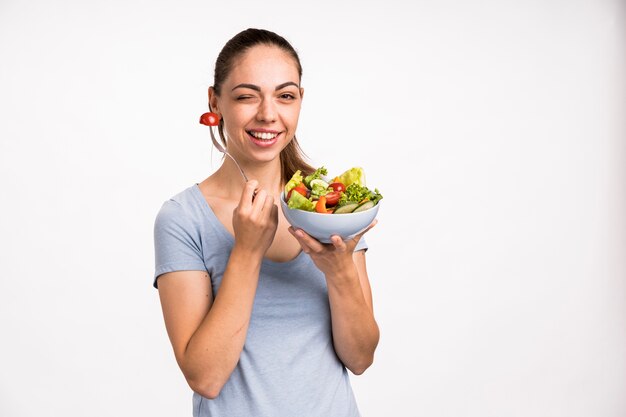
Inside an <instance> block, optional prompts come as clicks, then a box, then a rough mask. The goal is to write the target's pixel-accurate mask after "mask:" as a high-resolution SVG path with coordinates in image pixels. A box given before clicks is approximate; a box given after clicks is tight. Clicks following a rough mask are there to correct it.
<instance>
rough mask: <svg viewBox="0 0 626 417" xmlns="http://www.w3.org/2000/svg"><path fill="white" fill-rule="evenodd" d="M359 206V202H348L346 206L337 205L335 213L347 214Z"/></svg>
mask: <svg viewBox="0 0 626 417" xmlns="http://www.w3.org/2000/svg"><path fill="white" fill-rule="evenodd" d="M358 206H359V204H358V203H348V204H346V205H345V206H341V207H337V208H336V209H335V211H333V214H347V213H352V212H353V211H354V209H355V208H357V207H358Z"/></svg>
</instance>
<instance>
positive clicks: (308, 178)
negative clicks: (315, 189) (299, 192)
mask: <svg viewBox="0 0 626 417" xmlns="http://www.w3.org/2000/svg"><path fill="white" fill-rule="evenodd" d="M323 175H328V170H327V169H326V168H324V167H320V168H318V169H316V170H315V172H314V173H312V174H311V175H307V176H306V177H305V178H304V185H306V188H308V189H309V190H310V189H311V181H313V180H316V179H318V178H321V179H323V178H322V176H323Z"/></svg>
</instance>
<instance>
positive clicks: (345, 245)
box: [289, 220, 377, 275]
mask: <svg viewBox="0 0 626 417" xmlns="http://www.w3.org/2000/svg"><path fill="white" fill-rule="evenodd" d="M376 223H377V220H374V221H373V222H372V223H371V224H370V225H369V226H368V227H367V228H366V229H365V230H364V231H362V232H361V233H359V234H358V235H356V236H355V237H353V238H352V239H348V240H343V239H342V238H341V237H340V236H337V235H333V236H331V238H330V240H331V242H332V243H322V242H320V241H319V240H317V239H315V238H314V237H312V236H310V235H309V234H307V233H305V232H304V230H301V229H294V228H293V227H289V232H290V233H291V234H292V235H293V236H294V237H295V238H296V239H297V240H298V242H299V243H300V246H301V247H302V251H303V252H304V253H307V254H309V255H310V256H311V259H312V260H313V262H314V263H315V265H316V266H317V267H318V268H319V269H320V270H321V271H322V272H323V273H324V274H326V275H328V274H332V273H333V272H336V271H341V270H344V268H346V267H349V266H350V265H353V264H354V261H353V259H352V254H353V253H354V248H355V247H356V245H357V243H359V240H360V239H361V238H362V237H363V235H364V234H365V233H367V232H368V231H369V230H370V229H371V228H372V227H374V226H375V225H376Z"/></svg>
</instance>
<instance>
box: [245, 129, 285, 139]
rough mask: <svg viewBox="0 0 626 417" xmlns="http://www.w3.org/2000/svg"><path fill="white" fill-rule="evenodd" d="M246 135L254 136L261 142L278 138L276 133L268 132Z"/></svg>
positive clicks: (251, 132) (250, 132)
mask: <svg viewBox="0 0 626 417" xmlns="http://www.w3.org/2000/svg"><path fill="white" fill-rule="evenodd" d="M248 134H250V136H254V137H255V138H256V139H261V140H272V139H274V138H275V137H276V136H278V133H270V132H254V131H249V132H248Z"/></svg>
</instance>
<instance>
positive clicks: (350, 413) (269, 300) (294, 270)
mask: <svg viewBox="0 0 626 417" xmlns="http://www.w3.org/2000/svg"><path fill="white" fill-rule="evenodd" d="M154 239H155V258H156V268H155V276H154V281H153V285H154V286H155V287H157V284H158V282H157V279H158V277H159V276H160V275H162V274H164V273H167V272H172V271H181V270H198V271H207V272H208V273H209V275H210V277H211V284H212V288H213V294H214V296H215V297H219V288H220V283H221V281H222V277H223V274H224V270H225V268H226V264H227V262H228V258H229V255H230V251H231V249H232V246H233V244H234V238H233V236H232V235H231V234H230V233H229V232H228V231H227V230H226V229H225V227H224V226H223V225H222V224H221V223H220V222H219V220H218V219H217V217H216V216H215V214H214V213H213V211H212V210H211V208H210V206H209V205H208V204H207V202H206V200H205V199H204V197H203V195H202V193H201V192H200V189H199V188H198V186H197V184H196V185H193V186H191V187H189V188H188V189H186V190H185V191H183V192H181V193H180V194H178V195H176V196H174V197H173V198H171V199H170V200H168V201H166V202H165V203H164V204H163V206H162V208H161V210H160V211H159V214H158V215H157V218H156V221H155V228H154ZM365 249H367V244H366V243H365V241H364V240H363V239H361V242H360V243H359V246H358V247H357V248H356V250H365ZM193 415H194V416H196V417H200V416H229V417H238V416H241V417H244V416H245V417H250V416H255V417H262V416H267V417H281V416H285V417H294V416H298V417H307V416H311V417H313V416H320V417H322V416H323V417H331V416H332V417H334V416H337V417H354V416H359V415H360V414H359V411H358V408H357V405H356V402H355V399H354V395H353V392H352V388H351V386H350V380H349V375H348V372H347V370H346V369H345V367H344V366H343V364H342V363H341V362H340V361H339V359H338V358H337V355H336V354H335V351H334V348H333V344H332V334H331V323H330V308H329V302H328V293H327V288H326V281H325V278H324V274H323V273H322V272H321V271H320V270H319V269H318V268H317V267H316V266H315V265H314V264H313V262H312V260H311V258H310V257H309V256H308V255H307V254H305V253H304V252H300V254H299V255H298V256H297V257H296V258H295V259H293V260H291V261H289V262H284V263H279V262H273V261H270V260H268V259H264V260H263V263H262V266H261V272H260V276H259V284H258V288H257V292H256V297H255V301H254V306H253V310H252V317H251V321H250V327H249V329H248V334H247V338H246V342H245V345H244V349H243V352H242V354H241V357H240V360H239V363H238V364H237V367H236V368H235V370H234V371H233V373H232V374H231V376H230V379H229V380H228V381H227V383H226V384H225V385H224V387H223V389H222V391H221V393H220V395H219V396H218V397H217V398H215V399H213V400H210V399H207V398H204V397H202V396H200V395H199V394H197V393H194V395H193Z"/></svg>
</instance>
